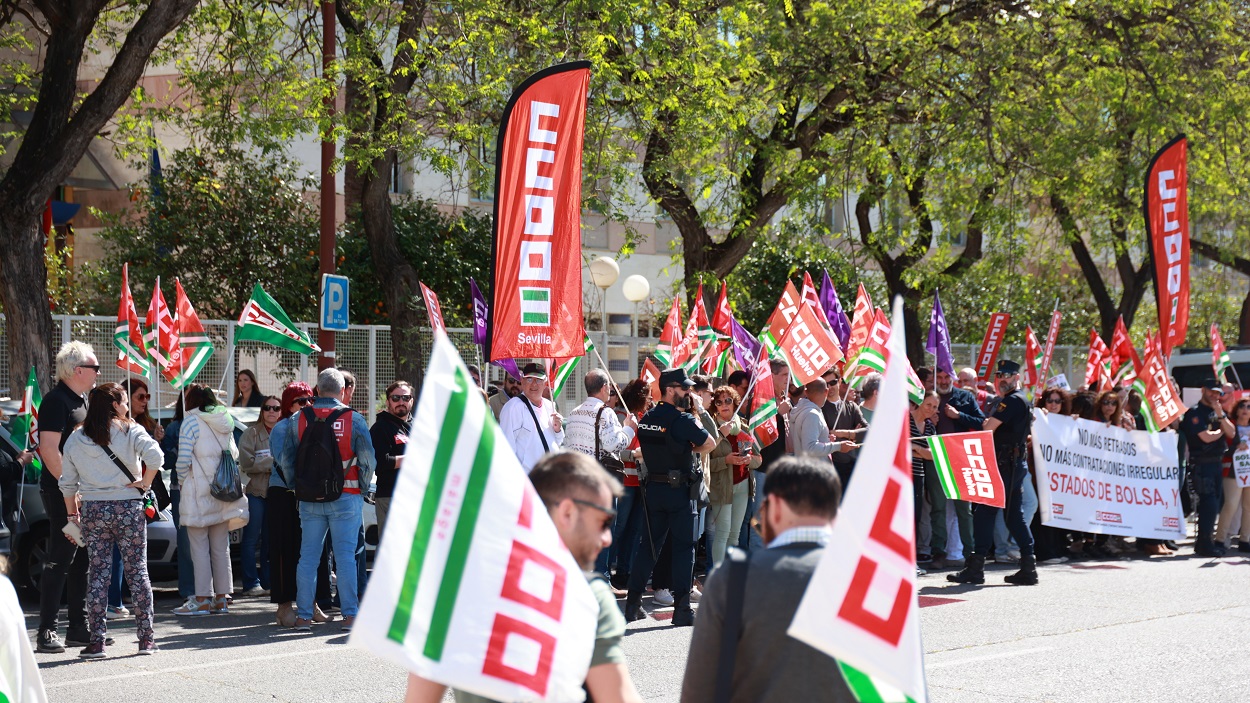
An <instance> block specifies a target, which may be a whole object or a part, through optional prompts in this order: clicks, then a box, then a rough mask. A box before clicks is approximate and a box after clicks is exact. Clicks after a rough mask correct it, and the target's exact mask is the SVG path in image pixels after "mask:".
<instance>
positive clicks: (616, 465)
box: [595, 405, 625, 484]
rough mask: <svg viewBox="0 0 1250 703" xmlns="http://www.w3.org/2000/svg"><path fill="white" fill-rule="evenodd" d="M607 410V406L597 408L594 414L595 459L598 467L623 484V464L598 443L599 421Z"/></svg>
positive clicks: (617, 457)
mask: <svg viewBox="0 0 1250 703" xmlns="http://www.w3.org/2000/svg"><path fill="white" fill-rule="evenodd" d="M607 409H608V406H606V405H604V406H602V407H600V408H599V412H597V413H595V459H596V460H598V462H599V465H600V466H602V467H603V468H605V469H607V471H608V473H610V474H612V475H613V476H615V477H616V480H617V481H619V482H621V483H622V484H624V483H625V462H623V461H621V458H620V457H619V456H617V455H615V454H613V453H611V452H605V451H603V449H602V446H603V445H602V444H601V443H600V438H599V420H600V418H602V417H603V411H604V410H607Z"/></svg>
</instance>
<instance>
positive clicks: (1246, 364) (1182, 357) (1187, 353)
mask: <svg viewBox="0 0 1250 703" xmlns="http://www.w3.org/2000/svg"><path fill="white" fill-rule="evenodd" d="M1228 357H1229V358H1230V359H1231V360H1232V362H1233V369H1236V370H1237V374H1238V375H1239V376H1240V377H1241V379H1242V384H1241V386H1242V387H1243V388H1245V387H1246V384H1247V383H1250V346H1247V345H1244V344H1243V345H1235V346H1231V347H1229V348H1228ZM1168 370H1169V371H1171V373H1172V378H1174V379H1176V384H1177V385H1178V386H1180V387H1181V392H1182V393H1183V392H1184V391H1185V389H1187V388H1192V389H1197V388H1201V387H1202V382H1203V381H1207V380H1210V379H1212V378H1215V369H1214V368H1212V366H1211V350H1210V349H1189V348H1184V349H1177V350H1175V351H1173V352H1172V360H1171V361H1170V362H1169V363H1168ZM1236 379H1237V376H1235V375H1233V372H1232V371H1231V370H1228V371H1225V372H1224V379H1223V380H1225V381H1227V382H1229V383H1236Z"/></svg>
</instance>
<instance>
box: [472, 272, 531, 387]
mask: <svg viewBox="0 0 1250 703" xmlns="http://www.w3.org/2000/svg"><path fill="white" fill-rule="evenodd" d="M469 288H470V289H471V290H472V292H473V343H474V344H476V345H478V346H479V347H480V346H482V345H484V344H486V316H487V314H488V312H489V310H490V307H489V306H488V305H487V304H486V296H484V295H482V291H480V290H478V288H477V281H474V280H473V279H472V278H470V279H469ZM513 366H516V364H513ZM517 378H520V376H517Z"/></svg>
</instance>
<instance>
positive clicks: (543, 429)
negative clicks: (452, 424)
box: [499, 362, 607, 473]
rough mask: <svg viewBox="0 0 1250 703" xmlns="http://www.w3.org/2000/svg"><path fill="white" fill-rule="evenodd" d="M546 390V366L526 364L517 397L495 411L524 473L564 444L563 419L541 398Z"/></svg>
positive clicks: (522, 371) (534, 363)
mask: <svg viewBox="0 0 1250 703" xmlns="http://www.w3.org/2000/svg"><path fill="white" fill-rule="evenodd" d="M546 387H547V367H546V366H544V365H543V364H541V363H538V362H531V363H528V364H526V365H525V368H524V369H522V370H521V394H520V395H518V396H517V397H515V398H513V399H512V400H509V401H508V402H507V403H506V404H504V406H503V410H501V411H500V412H499V428H500V429H502V430H503V434H504V437H505V438H507V440H508V444H509V445H511V446H512V451H513V453H515V454H516V458H517V461H519V462H521V466H523V467H525V471H526V473H529V470H530V469H532V468H534V464H536V463H538V460H539V459H540V458H542V456H543V455H544V454H546V453H547V452H553V451H556V450H557V449H559V448H560V447H561V445H563V444H564V418H562V417H560V413H558V412H556V404H555V403H554V402H552V401H550V400H548V399H546V398H544V397H543V389H544V388H546ZM604 414H605V415H606V414H607V413H604Z"/></svg>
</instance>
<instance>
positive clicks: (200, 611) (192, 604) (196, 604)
mask: <svg viewBox="0 0 1250 703" xmlns="http://www.w3.org/2000/svg"><path fill="white" fill-rule="evenodd" d="M213 612H214V611H213V600H212V599H211V598H210V599H208V600H205V601H201V600H196V598H195V596H191V597H190V598H188V599H187V602H186V603H183V604H182V605H180V606H178V607H177V608H174V615H212V614H213Z"/></svg>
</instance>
